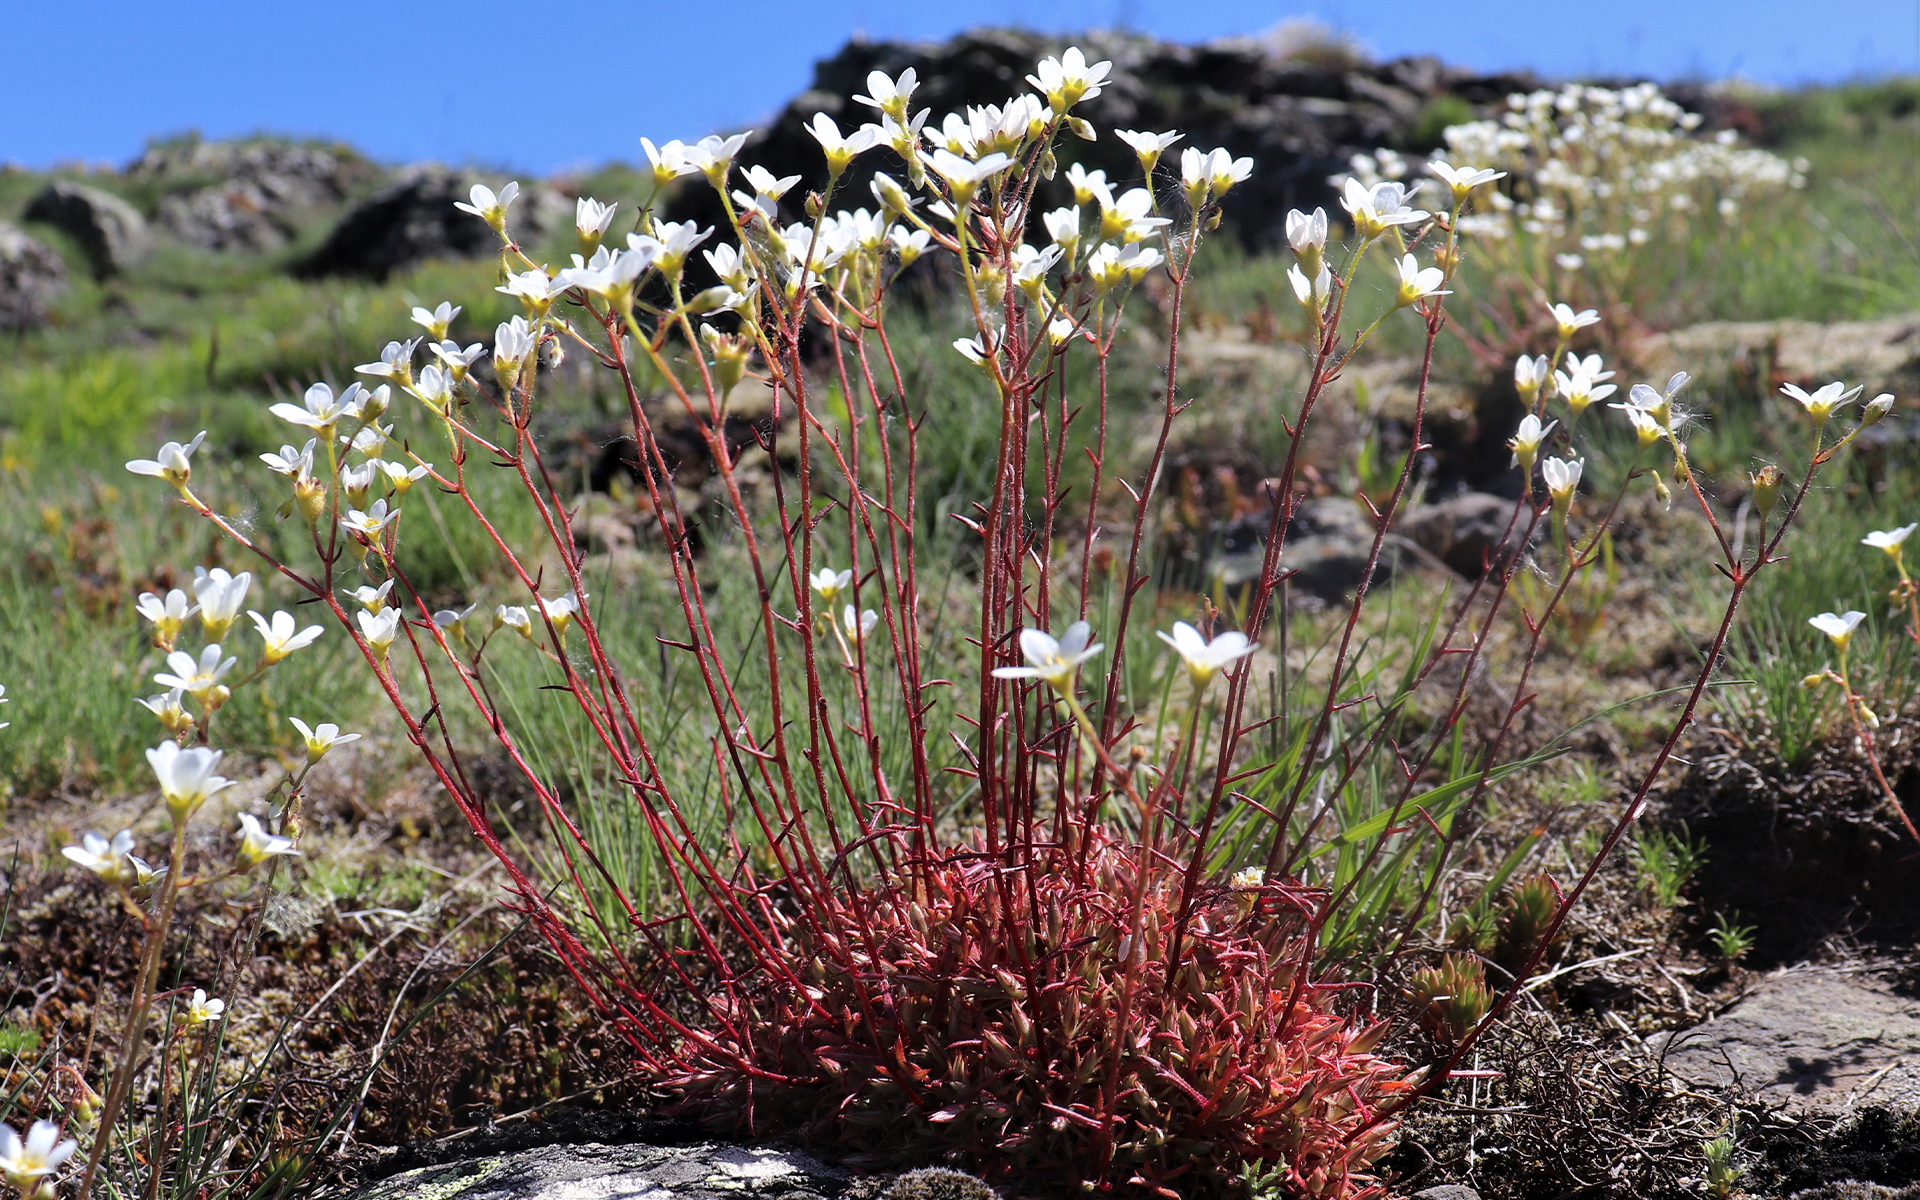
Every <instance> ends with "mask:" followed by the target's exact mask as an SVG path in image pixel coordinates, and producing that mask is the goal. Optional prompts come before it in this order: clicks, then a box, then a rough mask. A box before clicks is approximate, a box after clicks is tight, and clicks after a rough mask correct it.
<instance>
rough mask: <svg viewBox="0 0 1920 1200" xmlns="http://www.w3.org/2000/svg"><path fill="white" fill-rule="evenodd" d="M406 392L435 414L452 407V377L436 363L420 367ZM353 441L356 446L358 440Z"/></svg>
mask: <svg viewBox="0 0 1920 1200" xmlns="http://www.w3.org/2000/svg"><path fill="white" fill-rule="evenodd" d="M407 391H408V392H409V393H411V394H412V395H413V396H414V397H415V398H416V399H418V400H419V401H420V402H421V403H422V404H425V405H426V406H427V407H428V408H431V409H433V410H434V411H435V412H438V413H445V412H447V411H448V410H449V409H451V408H452V407H453V375H452V373H451V372H449V371H448V370H447V369H446V368H445V367H443V366H440V365H438V364H437V363H428V364H427V365H426V366H424V367H422V368H421V369H420V375H419V377H418V378H417V379H415V380H414V381H413V382H412V383H411V384H408V385H407ZM369 428H372V427H371V426H369ZM361 432H362V433H364V432H366V431H365V430H362V431H361ZM382 440H383V441H384V440H385V439H384V438H383V439H382ZM355 441H356V444H357V442H358V439H357V438H356V439H355Z"/></svg>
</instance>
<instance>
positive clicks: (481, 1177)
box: [342, 1143, 849, 1200]
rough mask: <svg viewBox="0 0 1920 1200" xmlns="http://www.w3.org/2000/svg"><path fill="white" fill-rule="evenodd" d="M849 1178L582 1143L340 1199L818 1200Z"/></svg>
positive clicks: (725, 1149)
mask: <svg viewBox="0 0 1920 1200" xmlns="http://www.w3.org/2000/svg"><path fill="white" fill-rule="evenodd" d="M848 1181H849V1180H848V1176H847V1175H846V1174H845V1173H844V1172H841V1171H838V1170H835V1169H834V1168H832V1167H829V1166H826V1165H825V1164H823V1163H820V1162H818V1161H817V1160H815V1159H812V1158H809V1157H808V1156H806V1155H804V1154H799V1153H794V1152H791V1151H783V1150H772V1149H764V1148H748V1147H742V1146H728V1145H716V1144H713V1143H695V1144H693V1145H687V1146H647V1145H632V1146H605V1145H600V1144H597V1143H589V1144H586V1145H579V1146H546V1147H543V1148H541V1149H538V1150H524V1151H521V1152H519V1153H517V1154H505V1155H500V1156H498V1157H492V1158H474V1159H468V1160H466V1161H463V1162H452V1163H446V1164H444V1165H440V1166H431V1167H421V1168H418V1169H416V1170H412V1171H407V1172H404V1173H402V1174H399V1175H395V1176H393V1177H391V1178H388V1179H383V1180H381V1181H379V1182H377V1183H373V1184H369V1185H367V1186H365V1187H363V1188H360V1189H359V1190H357V1191H354V1192H351V1193H349V1194H348V1195H347V1196H346V1197H343V1198H342V1200H456V1197H457V1198H458V1200H625V1198H626V1197H632V1198H633V1200H721V1198H722V1197H727V1198H729V1200H762V1198H764V1200H773V1198H775V1197H777V1198H779V1200H825V1198H829V1197H837V1196H840V1195H842V1194H843V1193H844V1192H845V1191H846V1190H847V1184H848Z"/></svg>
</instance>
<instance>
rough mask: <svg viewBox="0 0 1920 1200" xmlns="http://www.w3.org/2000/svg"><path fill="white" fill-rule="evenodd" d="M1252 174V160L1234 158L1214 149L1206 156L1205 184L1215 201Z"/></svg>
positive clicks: (1223, 151)
mask: <svg viewBox="0 0 1920 1200" xmlns="http://www.w3.org/2000/svg"><path fill="white" fill-rule="evenodd" d="M1252 174H1253V159H1251V158H1248V157H1246V156H1245V155H1242V156H1241V157H1239V158H1235V157H1234V156H1233V154H1232V153H1231V152H1230V151H1227V150H1224V149H1220V148H1215V149H1214V150H1212V151H1209V152H1208V154H1207V183H1208V185H1209V187H1210V188H1211V190H1212V196H1213V198H1214V199H1215V200H1218V199H1219V198H1220V197H1222V196H1224V195H1226V194H1227V192H1228V190H1229V189H1231V188H1232V187H1233V185H1234V184H1236V183H1240V182H1242V181H1244V180H1245V179H1246V178H1247V177H1248V176H1250V175H1252Z"/></svg>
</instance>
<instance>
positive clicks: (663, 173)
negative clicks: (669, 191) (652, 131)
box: [640, 138, 700, 190]
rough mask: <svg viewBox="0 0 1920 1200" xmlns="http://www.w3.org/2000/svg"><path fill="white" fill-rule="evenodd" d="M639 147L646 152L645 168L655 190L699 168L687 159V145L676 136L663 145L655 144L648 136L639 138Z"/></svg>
mask: <svg viewBox="0 0 1920 1200" xmlns="http://www.w3.org/2000/svg"><path fill="white" fill-rule="evenodd" d="M640 148H641V149H642V150H644V151H646V152H647V169H648V170H649V171H650V172H651V173H652V175H653V186H654V188H655V190H658V189H660V188H663V187H665V186H667V185H668V184H669V183H672V182H673V181H674V180H676V179H678V178H680V177H681V176H682V175H691V174H693V173H694V172H695V171H698V170H699V169H700V168H699V167H696V166H694V165H693V164H692V163H690V162H688V161H687V147H686V145H685V144H684V143H683V142H681V141H680V139H678V138H675V139H674V140H673V141H670V142H668V143H667V144H666V145H664V146H655V145H654V144H653V141H652V140H651V139H650V138H641V139H640Z"/></svg>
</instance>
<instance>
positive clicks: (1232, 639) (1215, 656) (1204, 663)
mask: <svg viewBox="0 0 1920 1200" xmlns="http://www.w3.org/2000/svg"><path fill="white" fill-rule="evenodd" d="M1154 632H1156V633H1158V634H1159V636H1160V640H1161V641H1163V642H1165V643H1166V644H1167V645H1169V646H1172V647H1173V650H1174V653H1176V654H1178V655H1179V656H1180V659H1181V661H1182V662H1185V663H1186V664H1187V674H1188V675H1189V676H1191V677H1192V678H1193V686H1194V687H1196V688H1203V687H1205V686H1207V684H1208V683H1209V682H1211V681H1212V679H1213V677H1214V675H1216V674H1217V673H1219V671H1220V669H1221V668H1223V667H1225V666H1228V665H1229V664H1231V663H1234V662H1238V661H1239V660H1240V659H1243V658H1245V657H1246V656H1247V655H1249V654H1252V653H1253V652H1254V650H1255V648H1256V647H1255V646H1254V645H1253V643H1251V642H1249V641H1248V640H1247V635H1246V634H1244V633H1241V632H1240V631H1239V630H1237V629H1230V630H1228V631H1227V632H1225V633H1223V634H1221V635H1219V636H1218V637H1216V638H1214V639H1213V640H1212V641H1211V642H1209V641H1208V640H1207V639H1206V638H1204V637H1201V636H1200V631H1199V630H1198V629H1195V628H1194V627H1193V626H1191V625H1189V624H1187V623H1186V622H1185V621H1175V622H1174V623H1173V632H1172V633H1167V632H1165V631H1164V630H1155V631H1154Z"/></svg>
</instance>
